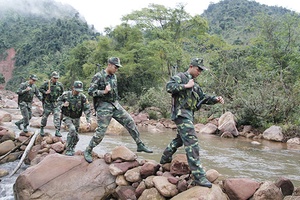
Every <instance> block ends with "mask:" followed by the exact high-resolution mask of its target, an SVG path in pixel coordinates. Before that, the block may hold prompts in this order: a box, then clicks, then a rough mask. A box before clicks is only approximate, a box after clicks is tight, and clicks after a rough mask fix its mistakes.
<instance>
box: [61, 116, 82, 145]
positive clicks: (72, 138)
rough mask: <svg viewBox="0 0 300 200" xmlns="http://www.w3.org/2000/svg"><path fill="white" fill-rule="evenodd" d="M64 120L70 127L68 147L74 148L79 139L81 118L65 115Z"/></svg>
mask: <svg viewBox="0 0 300 200" xmlns="http://www.w3.org/2000/svg"><path fill="white" fill-rule="evenodd" d="M63 121H64V123H65V124H66V126H67V127H68V130H69V133H68V135H67V149H71V148H74V147H75V146H76V144H77V142H78V141H79V137H78V129H79V126H80V118H76V119H72V118H71V117H67V116H65V115H64V116H63Z"/></svg>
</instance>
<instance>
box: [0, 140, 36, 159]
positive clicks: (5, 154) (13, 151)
mask: <svg viewBox="0 0 300 200" xmlns="http://www.w3.org/2000/svg"><path fill="white" fill-rule="evenodd" d="M32 136H33V135H31V136H30V137H29V138H27V139H26V140H24V141H23V142H22V143H21V144H19V145H18V146H16V147H15V148H13V149H12V150H10V151H9V152H7V153H6V154H4V155H3V156H1V157H0V160H2V159H3V158H5V157H6V156H8V155H9V154H11V153H12V152H14V151H15V150H16V149H18V148H20V146H22V145H23V144H25V143H26V142H28V140H30V138H31V137H32Z"/></svg>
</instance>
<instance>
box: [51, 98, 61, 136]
mask: <svg viewBox="0 0 300 200" xmlns="http://www.w3.org/2000/svg"><path fill="white" fill-rule="evenodd" d="M52 113H53V124H54V127H55V129H56V131H58V132H59V131H60V127H61V119H60V112H59V109H56V107H55V104H54V103H53V105H52Z"/></svg>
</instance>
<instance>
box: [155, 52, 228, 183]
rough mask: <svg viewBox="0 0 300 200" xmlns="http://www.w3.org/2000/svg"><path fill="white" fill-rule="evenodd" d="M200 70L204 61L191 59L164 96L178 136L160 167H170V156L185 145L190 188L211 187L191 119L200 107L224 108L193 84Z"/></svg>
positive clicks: (202, 68)
mask: <svg viewBox="0 0 300 200" xmlns="http://www.w3.org/2000/svg"><path fill="white" fill-rule="evenodd" d="M203 70H206V68H205V67H204V66H203V59H199V58H195V59H192V62H191V64H190V66H189V69H188V70H187V71H186V72H184V73H182V72H181V73H178V74H177V75H175V76H173V77H172V78H171V79H170V81H169V82H168V83H167V85H166V89H167V92H169V93H171V94H172V101H173V105H172V106H173V107H172V117H171V119H172V120H173V121H174V122H175V124H176V126H177V136H176V138H175V139H173V140H172V141H171V143H170V144H169V145H168V146H167V148H166V149H165V150H164V152H163V155H162V157H161V160H160V163H161V164H165V163H170V162H171V161H172V155H173V154H174V153H175V152H176V151H177V149H178V148H179V147H181V146H182V145H184V147H185V151H186V156H187V160H188V164H189V167H190V170H191V172H192V174H193V176H194V181H193V185H200V186H204V187H212V184H211V183H210V182H209V181H208V180H207V179H206V177H205V171H204V170H203V168H202V166H201V163H200V158H199V144H198V138H197V136H196V134H195V129H194V124H193V119H194V112H195V111H197V110H199V109H200V106H201V104H215V103H222V104H223V103H224V100H223V98H222V97H221V96H218V97H215V96H207V95H205V94H204V93H203V91H202V89H201V88H200V86H199V84H198V83H196V82H195V81H194V79H195V78H196V77H198V76H199V75H200V73H201V72H202V71H203Z"/></svg>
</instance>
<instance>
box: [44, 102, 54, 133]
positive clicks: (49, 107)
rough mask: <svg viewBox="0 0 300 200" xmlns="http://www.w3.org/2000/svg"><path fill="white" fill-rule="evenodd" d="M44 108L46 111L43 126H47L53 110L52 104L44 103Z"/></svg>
mask: <svg viewBox="0 0 300 200" xmlns="http://www.w3.org/2000/svg"><path fill="white" fill-rule="evenodd" d="M43 109H44V111H43V115H42V120H41V127H45V126H46V125H47V119H48V117H49V115H50V113H51V112H52V110H51V105H50V104H47V103H44V106H43Z"/></svg>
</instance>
